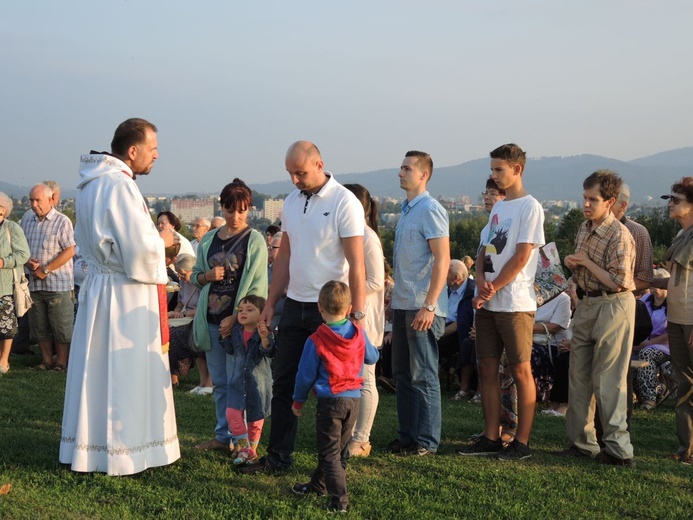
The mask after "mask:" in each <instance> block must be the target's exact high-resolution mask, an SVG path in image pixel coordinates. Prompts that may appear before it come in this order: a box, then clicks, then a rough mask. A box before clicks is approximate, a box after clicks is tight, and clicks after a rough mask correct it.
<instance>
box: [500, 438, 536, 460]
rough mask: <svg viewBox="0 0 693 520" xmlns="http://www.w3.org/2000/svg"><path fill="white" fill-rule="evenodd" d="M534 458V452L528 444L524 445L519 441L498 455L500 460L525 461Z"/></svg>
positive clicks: (512, 443) (515, 441)
mask: <svg viewBox="0 0 693 520" xmlns="http://www.w3.org/2000/svg"><path fill="white" fill-rule="evenodd" d="M531 456H532V452H531V451H530V449H529V446H528V445H527V444H523V443H521V442H520V441H518V440H517V439H515V440H514V441H513V442H511V443H510V446H508V447H507V448H504V449H503V451H501V452H500V453H498V454H497V455H496V458H497V459H499V460H524V459H528V458H530V457H531Z"/></svg>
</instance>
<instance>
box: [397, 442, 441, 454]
mask: <svg viewBox="0 0 693 520" xmlns="http://www.w3.org/2000/svg"><path fill="white" fill-rule="evenodd" d="M435 454H436V452H435V451H431V450H429V449H428V448H424V447H423V446H421V445H420V444H419V443H418V442H415V443H414V444H412V445H411V446H408V447H406V448H403V449H402V451H400V452H399V453H398V455H402V456H403V457H425V456H426V455H435Z"/></svg>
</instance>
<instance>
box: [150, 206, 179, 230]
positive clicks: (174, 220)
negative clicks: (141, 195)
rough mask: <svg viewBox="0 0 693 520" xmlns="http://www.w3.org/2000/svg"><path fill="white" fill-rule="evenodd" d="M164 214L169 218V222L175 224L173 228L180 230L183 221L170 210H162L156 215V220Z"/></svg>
mask: <svg viewBox="0 0 693 520" xmlns="http://www.w3.org/2000/svg"><path fill="white" fill-rule="evenodd" d="M162 215H163V216H164V217H166V218H167V219H168V221H169V223H170V224H171V225H172V226H173V229H175V230H176V231H180V228H181V223H180V219H179V218H178V217H176V216H175V215H174V214H173V213H171V212H170V211H160V212H159V213H158V214H157V216H156V220H159V217H161V216H162Z"/></svg>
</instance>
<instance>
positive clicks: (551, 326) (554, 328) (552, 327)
mask: <svg viewBox="0 0 693 520" xmlns="http://www.w3.org/2000/svg"><path fill="white" fill-rule="evenodd" d="M541 323H543V324H544V325H546V328H547V329H548V331H549V334H556V333H557V332H559V331H561V330H563V327H561V326H560V325H559V324H558V323H547V322H540V321H537V322H535V323H534V326H533V327H532V332H533V333H534V334H546V331H545V330H544V327H543V326H542V325H541Z"/></svg>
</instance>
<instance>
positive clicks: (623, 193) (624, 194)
mask: <svg viewBox="0 0 693 520" xmlns="http://www.w3.org/2000/svg"><path fill="white" fill-rule="evenodd" d="M616 200H617V201H618V202H628V201H629V200H630V188H629V187H628V185H627V184H626V183H625V182H622V183H621V190H620V191H619V192H618V197H617V198H616Z"/></svg>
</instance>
